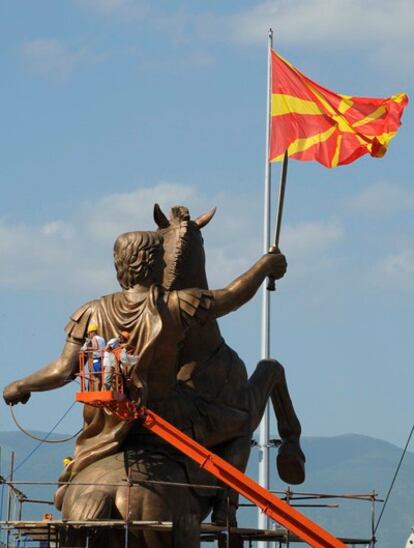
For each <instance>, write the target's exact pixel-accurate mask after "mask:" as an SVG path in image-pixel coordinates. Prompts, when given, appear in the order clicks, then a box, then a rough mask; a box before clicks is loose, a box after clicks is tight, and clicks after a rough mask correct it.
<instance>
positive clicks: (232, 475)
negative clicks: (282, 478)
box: [107, 402, 346, 548]
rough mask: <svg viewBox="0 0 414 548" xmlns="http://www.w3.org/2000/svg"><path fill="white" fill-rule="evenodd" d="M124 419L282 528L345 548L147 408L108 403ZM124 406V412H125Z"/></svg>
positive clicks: (323, 545) (326, 547)
mask: <svg viewBox="0 0 414 548" xmlns="http://www.w3.org/2000/svg"><path fill="white" fill-rule="evenodd" d="M107 407H109V408H110V409H111V411H112V412H113V413H115V414H117V415H118V416H119V417H120V418H123V419H124V420H125V419H126V417H127V416H128V418H129V419H133V418H134V419H141V420H142V421H143V422H142V424H143V426H144V427H145V428H147V429H148V430H150V431H151V432H153V433H154V434H156V435H157V436H159V437H160V438H162V439H163V440H165V441H166V442H168V443H169V444H171V445H172V446H173V447H175V448H176V449H178V450H179V451H181V452H182V453H184V454H185V455H187V456H188V457H189V458H191V459H192V460H194V461H195V462H196V463H197V464H199V465H200V467H201V468H203V469H204V470H207V471H208V472H210V473H211V474H213V476H215V477H216V478H218V479H219V480H220V481H222V482H223V483H225V484H226V485H228V486H229V487H231V489H234V490H235V491H237V492H238V493H239V494H240V495H242V496H243V497H245V498H246V499H248V500H249V501H250V502H253V503H254V504H255V505H256V506H258V508H260V509H261V510H262V512H264V513H265V514H266V515H267V516H268V517H269V518H271V519H273V520H274V521H276V522H277V523H280V525H283V526H284V527H286V528H287V529H289V530H290V531H292V533H294V534H295V535H297V536H298V537H299V538H300V539H302V540H303V541H304V542H307V543H308V544H309V545H310V546H314V547H315V548H345V547H346V545H345V544H344V543H343V542H341V541H340V540H338V539H337V538H335V537H334V536H333V535H331V534H330V533H329V532H328V531H325V529H323V528H322V527H320V526H319V525H318V524H316V523H315V522H313V521H312V520H310V519H309V518H308V517H306V516H304V515H303V514H301V513H300V512H298V511H297V510H295V508H292V507H291V506H289V505H288V504H287V503H286V502H284V501H282V500H281V499H279V498H278V497H277V496H276V495H273V494H272V493H270V492H269V491H267V490H266V489H264V488H263V487H261V486H260V485H259V484H258V483H256V482H255V481H253V480H252V479H251V478H249V477H248V476H246V475H245V474H243V473H242V472H240V470H237V468H235V467H234V466H232V465H231V464H229V463H228V462H226V461H225V460H224V459H222V458H220V457H219V456H217V455H215V454H214V453H212V452H211V451H209V450H208V449H206V448H205V447H203V446H202V445H200V444H199V443H197V442H196V441H194V440H193V439H192V438H190V437H189V436H187V435H186V434H184V433H183V432H181V431H180V430H178V429H177V428H175V427H174V426H173V425H172V424H170V423H169V422H167V421H166V420H164V419H163V418H161V417H160V416H158V415H157V414H156V413H154V412H153V411H151V410H150V409H145V408H140V409H137V408H136V407H135V406H134V404H133V403H132V402H122V403H121V404H120V403H115V402H114V403H113V404H107ZM125 407H127V409H125Z"/></svg>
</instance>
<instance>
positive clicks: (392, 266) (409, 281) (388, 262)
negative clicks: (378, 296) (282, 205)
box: [371, 248, 414, 294]
mask: <svg viewBox="0 0 414 548" xmlns="http://www.w3.org/2000/svg"><path fill="white" fill-rule="evenodd" d="M371 278H372V279H373V280H374V281H375V282H376V284H377V285H380V286H383V287H385V288H390V287H391V288H392V289H393V290H394V291H401V292H403V293H411V294H412V293H413V292H414V248H405V249H402V250H401V251H399V252H398V253H394V254H390V255H388V256H387V257H385V258H384V259H383V260H381V261H380V262H379V263H378V264H377V265H376V266H375V268H374V269H373V272H372V275H371Z"/></svg>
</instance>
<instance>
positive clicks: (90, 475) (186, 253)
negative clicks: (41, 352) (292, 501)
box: [5, 206, 304, 548]
mask: <svg viewBox="0 0 414 548" xmlns="http://www.w3.org/2000/svg"><path fill="white" fill-rule="evenodd" d="M213 214H214V213H213V212H210V213H208V214H205V215H202V216H201V217H198V218H197V219H195V220H191V218H190V215H189V212H188V210H187V209H186V208H184V207H182V206H179V207H176V208H173V209H172V215H171V218H170V219H167V218H166V217H165V215H164V214H163V213H162V211H161V210H160V208H159V207H157V206H156V207H155V209H154V218H155V220H156V222H157V225H158V233H159V235H160V238H161V240H162V242H163V250H164V257H163V258H164V263H165V267H164V271H163V280H162V285H163V286H164V287H165V288H166V289H167V290H170V291H174V292H177V294H179V295H181V297H182V299H181V300H182V307H183V309H185V308H186V306H188V307H189V310H188V311H187V312H186V313H187V315H188V317H189V318H190V317H191V314H192V313H193V311H192V310H191V307H192V306H193V304H194V303H193V301H192V300H191V298H189V300H188V302H186V298H187V296H188V295H190V296H191V295H192V293H191V291H190V290H189V291H187V292H186V291H185V290H186V288H194V287H198V288H199V290H204V293H205V295H207V294H208V293H209V291H208V285H207V279H206V274H205V257H204V248H203V240H202V236H201V229H202V228H203V227H204V226H205V225H206V224H207V223H208V222H209V221H210V220H211V218H212V216H213ZM129 234H130V235H132V236H128V238H132V239H134V238H135V236H134V234H138V233H129ZM117 241H118V240H117ZM268 259H269V258H266V261H267V262H268ZM269 260H270V259H269ZM272 260H273V259H272ZM266 261H265V262H266ZM273 262H274V261H273ZM263 264H264V263H263V261H262V263H260V265H259V262H258V263H257V265H259V266H257V265H256V270H255V271H254V272H253V274H252V272H250V274H249V276H250V278H252V276H253V278H254V275H255V276H256V278H255V281H254V284H253V285H254V286H255V289H254V291H253V292H250V293H248V294H246V296H245V297H243V298H244V302H245V301H246V300H248V299H249V298H251V296H252V295H253V294H254V292H255V291H256V290H257V287H258V285H260V283H261V282H262V281H263V278H264V277H265V276H266V275H267V274H269V273H270V272H271V270H268V271H265V270H263ZM274 264H276V263H275V262H274ZM260 269H261V273H260V276H259V278H260V279H259V278H257V275H258V274H257V273H258V270H260ZM253 270H254V269H253ZM263 272H265V274H263ZM118 274H119V272H118ZM127 274H128V275H129V273H128V272H127ZM282 275H283V274H282ZM249 276H247V278H249ZM250 278H249V279H250ZM118 279H119V276H118ZM240 280H241V277H240V279H238V280H236V281H235V282H234V283H233V285H230V286H228V288H230V289H228V291H227V293H226V292H225V291H224V290H221V293H220V291H218V292H216V295H215V296H216V300H217V303H218V302H219V297H220V298H221V297H223V295H224V294H226V295H227V297H226V298H227V300H228V302H227V301H226V299H224V301H225V302H227V304H226V305H222V306H221V308H222V311H221V313H219V312H218V311H216V312H217V313H216V317H217V316H218V315H223V314H224V313H227V312H229V311H230V310H231V309H232V308H236V307H237V306H239V303H238V301H237V299H236V301H234V298H233V301H232V296H234V295H233V294H236V293H237V291H239V292H240V286H242V285H243V284H242V283H241V281H240ZM250 281H251V280H250ZM121 285H122V284H121ZM201 294H203V292H201ZM213 294H214V292H213ZM222 294H223V295H222ZM114 295H115V296H116V295H117V294H114ZM155 297H156V295H155ZM155 297H154V298H155ZM200 298H201V297H200ZM102 299H104V298H102ZM222 300H223V299H222ZM239 300H240V297H239ZM94 302H95V301H94ZM89 304H90V303H89ZM94 306H95V305H94ZM226 307H227V308H226ZM90 308H91V307H90V306H89V307H88V305H84V306H83V307H81V308H80V309H79V310H78V311H77V312H76V313H75V314H74V315H73V317H72V320H71V321H72V324H73V325H75V324H76V326H77V328H78V327H79V326H84V325H86V323H87V321H88V320H87V314H88V313H89V312H88V310H89V309H90ZM217 308H218V309H219V308H220V307H219V306H218V305H217ZM223 310H225V311H224V312H223ZM72 327H73V326H72ZM67 333H69V339H68V341H69V342H67V344H66V345H65V348H64V351H63V352H62V355H61V357H60V358H59V359H58V360H57V361H56V362H53V363H52V364H51V365H50V366H48V367H49V369H50V370H49V369H48V367H46V368H44V369H43V370H40V371H39V372H36V373H34V374H33V375H31V376H29V377H27V378H26V379H23V380H22V381H17V382H16V383H13V384H12V385H10V386H9V387H6V389H5V399H6V401H8V402H9V403H17V402H18V401H22V402H24V401H27V399H28V394H29V395H30V390H41V389H43V390H44V389H51V388H54V387H56V386H59V385H60V384H63V382H64V381H66V380H67V378H68V376H71V375H72V376H73V371H74V366H73V363H74V361H75V358H76V357H77V352H78V348H79V344H78V342H79V341H78V340H77V339H76V329H75V328H73V329H72V328H70V329H69V331H67ZM143 361H144V362H145V359H143ZM147 362H148V367H149V368H148V371H147V372H146V373H148V374H149V375H150V376H151V374H152V375H153V374H154V371H153V370H151V360H148V359H147ZM177 363H178V366H179V371H178V377H177V380H178V382H177V380H176V375H177V373H176V371H175V373H174V378H172V376H171V375H172V373H171V371H170V372H169V374H168V375H165V378H164V375H162V379H161V381H160V379H158V378H157V380H156V382H157V383H158V384H157V389H158V390H159V391H160V393H163V390H164V391H165V393H168V390H170V392H171V385H172V384H174V385H175V386H176V387H177V389H176V390H174V391H173V392H171V394H172V395H171V399H170V400H169V401H168V402H167V407H164V408H165V409H167V408H169V407H170V406H169V402H174V405H175V406H176V408H177V409H179V408H180V406H181V405H182V406H183V408H186V409H187V412H188V410H190V414H189V415H188V416H192V411H193V410H194V409H195V410H196V411H197V413H198V415H197V416H198V419H199V421H198V422H197V421H196V423H197V424H195V425H192V426H193V427H194V428H193V429H192V428H191V425H190V426H189V431H188V433H189V434H190V435H191V434H193V436H194V437H195V438H196V439H198V441H202V442H203V443H204V445H206V446H207V447H209V448H212V449H214V450H215V451H216V452H217V453H218V454H220V455H221V456H222V457H223V458H226V459H227V460H228V461H229V462H231V463H232V464H233V465H235V466H236V467H237V468H239V469H240V470H244V469H245V467H246V464H247V460H248V456H249V451H250V439H251V435H252V432H253V431H254V430H255V429H256V427H257V425H258V424H259V422H260V420H261V417H262V415H263V412H264V410H265V407H266V403H267V401H268V399H269V397H270V398H271V400H272V403H273V406H274V409H275V413H276V416H277V420H278V427H279V432H280V435H281V438H282V444H281V446H280V449H279V454H278V459H277V464H278V469H279V473H280V475H281V476H282V479H286V480H287V481H288V482H289V483H300V482H301V481H303V478H304V468H303V464H304V456H303V454H302V452H301V450H300V445H299V436H300V424H299V421H298V420H297V417H296V415H295V413H294V410H293V406H292V403H291V400H290V397H289V394H288V391H287V386H286V381H285V376H284V371H283V368H282V366H281V365H280V364H279V363H278V362H276V361H275V360H262V361H261V362H259V364H258V366H257V368H256V370H255V372H254V373H253V375H252V376H251V377H250V379H248V378H247V373H246V368H245V365H244V364H243V362H242V360H241V359H240V358H239V357H238V356H237V354H236V353H235V352H234V350H232V349H231V348H230V347H228V346H227V345H226V344H225V342H224V341H223V339H222V337H221V335H220V331H219V328H218V324H217V322H216V320H215V317H213V316H211V317H209V318H208V321H207V322H206V323H204V322H192V323H191V325H190V324H189V328H188V331H187V334H186V336H185V338H184V339H183V340H182V341H181V345H180V350H179V353H178V355H177ZM62 364H63V365H64V364H66V365H64V366H63V365H62ZM68 368H69V371H68ZM144 369H145V368H144ZM156 373H157V374H158V372H157V371H156ZM163 373H164V371H163ZM42 376H43V377H42ZM144 376H145V375H144ZM138 377H139V375H138V376H137V379H136V380H137V381H139V378H138ZM42 378H44V379H45V380H43V381H42ZM152 378H153V379H154V377H152ZM147 381H148V378H147ZM154 382H155V381H154ZM160 382H161V384H160ZM162 383H164V384H162ZM136 384H139V383H138V382H137V383H136ZM144 384H145V383H144ZM148 384H149V401H148V407H150V408H151V407H152V405H151V386H152V384H153V383H151V382H149V383H148ZM182 402H185V403H182ZM161 408H162V405H161ZM156 410H158V408H156ZM160 414H161V415H162V413H160ZM84 416H85V427H84V432H83V433H82V434H81V435H80V437H79V438H78V442H77V451H78V454H77V453H75V459H74V461H72V463H70V465H69V466H68V467H67V470H66V469H65V472H64V474H63V475H62V481H63V482H64V485H63V488H64V496H62V497H60V500H58V502H57V505H58V507H61V508H62V515H63V518H64V519H69V520H87V519H109V518H112V519H116V518H119V519H123V520H139V521H156V522H158V521H172V522H173V524H174V525H175V527H173V533H172V535H171V534H169V533H166V532H162V531H154V530H139V531H138V530H135V529H133V528H131V530H130V531H129V532H128V535H129V546H131V547H133V548H167V547H170V546H174V547H177V548H184V547H186V548H192V547H193V546H194V547H196V546H198V545H199V544H198V542H199V541H198V538H197V537H198V533H197V527H198V526H199V523H200V522H201V520H202V519H204V518H205V517H206V516H207V515H208V513H209V512H210V511H211V508H212V507H213V517H212V520H213V521H215V522H216V523H222V522H223V521H224V520H225V516H224V507H225V505H224V501H225V491H224V490H219V489H217V488H218V487H220V486H217V483H216V481H215V479H214V478H212V477H210V476H209V475H208V474H206V473H205V472H203V471H201V470H199V469H198V467H197V466H195V465H194V464H193V463H192V462H190V461H189V460H188V459H186V458H185V457H184V456H182V455H179V454H177V452H176V451H175V450H174V449H171V448H169V447H167V446H166V444H165V443H164V442H161V441H160V440H157V439H154V436H152V435H148V434H146V433H145V432H143V431H142V428H141V427H140V424H132V423H131V424H128V423H123V424H119V421H118V420H116V419H115V418H114V417H113V416H111V415H110V414H109V413H108V412H107V411H106V410H105V409H99V410H97V409H91V408H89V407H88V406H85V415H84ZM184 416H185V412H184ZM223 417H226V420H223ZM166 418H167V419H170V420H171V417H166ZM246 420H247V423H246ZM226 421H227V422H226ZM171 422H174V420H171ZM190 422H191V421H190ZM222 422H224V423H226V425H227V429H226V428H225V429H224V430H223V429H222V428H221V429H220V426H221V423H222ZM204 423H205V424H204ZM200 424H201V425H202V426H203V428H201V427H200ZM205 425H207V427H204V426H205ZM179 426H180V427H181V426H182V424H179ZM217 426H218V428H216V427H217ZM198 427H200V428H199V430H200V432H201V431H202V433H201V434H200V436H201V440H200V437H198V435H199V434H198V432H197V428H198ZM98 434H99V436H98ZM94 435H95V438H96V439H94V438H93V436H94ZM91 439H93V441H94V445H91V444H90V443H89V442H90V440H91ZM88 444H89V445H88ZM92 447H93V449H92ZM79 462H80V463H81V464H82V467H79V469H78V471H77V470H76V464H77V463H79ZM72 465H73V466H72ZM66 482H68V485H66ZM186 485H188V487H186ZM183 489H184V490H185V495H183ZM217 492H218V493H220V494H219V495H217ZM58 498H59V497H58ZM230 499H231V507H232V512H233V513H232V515H231V516H230V519H231V522H232V523H231V524H233V525H234V524H235V511H236V507H237V496H236V494H234V493H230ZM183 520H184V521H185V520H187V521H186V523H183ZM190 525H191V526H190ZM85 534H86V533H85V531H82V530H80V531H78V532H76V531H75V532H73V531H72V532H70V533H69V534H68V537H67V538H66V539H62V546H73V545H74V544H76V543H77V542H83V541H84V540H85ZM190 537H191V538H190ZM123 538H124V533H123V532H119V531H116V530H114V531H111V532H110V533H109V535H107V534H105V536H104V537H102V536H101V538H99V535H98V534H96V535H94V538H93V539H91V540H90V542H89V546H90V547H91V548H92V547H95V546H96V547H98V546H114V547H118V546H121V545H123V542H124V540H123Z"/></svg>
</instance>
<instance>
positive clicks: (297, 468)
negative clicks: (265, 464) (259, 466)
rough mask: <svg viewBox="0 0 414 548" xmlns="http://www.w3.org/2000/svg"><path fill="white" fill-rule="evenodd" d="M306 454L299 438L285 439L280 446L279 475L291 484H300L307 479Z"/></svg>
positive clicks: (278, 458) (277, 462)
mask: <svg viewBox="0 0 414 548" xmlns="http://www.w3.org/2000/svg"><path fill="white" fill-rule="evenodd" d="M305 461H306V458H305V455H304V454H303V451H302V449H301V448H300V444H299V440H283V441H282V443H281V445H280V446H279V451H278V454H277V457H276V465H277V471H278V474H279V477H280V479H281V480H282V481H284V482H285V483H288V484H289V485H298V484H300V483H303V482H304V481H305Z"/></svg>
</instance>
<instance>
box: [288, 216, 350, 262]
mask: <svg viewBox="0 0 414 548" xmlns="http://www.w3.org/2000/svg"><path fill="white" fill-rule="evenodd" d="M343 233H344V231H343V228H342V226H341V225H340V224H339V223H337V222H322V221H321V222H308V223H301V224H298V225H295V226H288V227H286V230H285V231H284V235H283V245H284V246H286V249H289V252H290V253H292V254H293V255H295V256H298V257H301V258H307V257H308V256H309V255H319V256H321V255H323V254H324V253H325V252H326V251H327V250H328V249H329V248H330V246H331V245H332V244H333V243H335V242H336V241H338V240H339V239H341V238H342V236H343Z"/></svg>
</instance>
